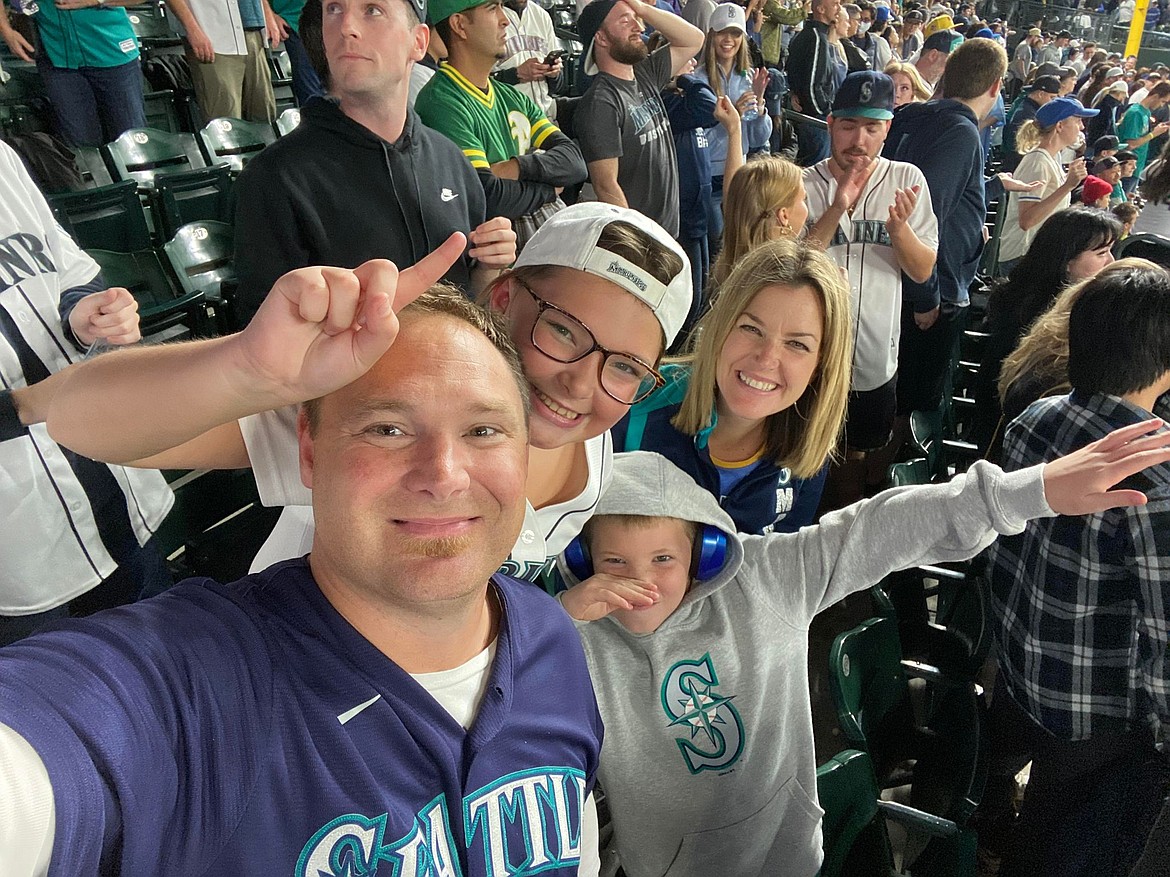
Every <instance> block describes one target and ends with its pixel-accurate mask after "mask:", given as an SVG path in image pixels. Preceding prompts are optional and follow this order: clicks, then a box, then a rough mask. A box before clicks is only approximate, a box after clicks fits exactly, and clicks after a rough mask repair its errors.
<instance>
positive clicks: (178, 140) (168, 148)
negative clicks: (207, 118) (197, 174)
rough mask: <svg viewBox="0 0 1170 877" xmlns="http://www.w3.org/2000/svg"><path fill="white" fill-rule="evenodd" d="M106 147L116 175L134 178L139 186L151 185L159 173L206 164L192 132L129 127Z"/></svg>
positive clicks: (170, 172)
mask: <svg viewBox="0 0 1170 877" xmlns="http://www.w3.org/2000/svg"><path fill="white" fill-rule="evenodd" d="M106 150H107V152H108V153H109V156H110V160H111V162H112V164H113V166H114V170H115V172H116V173H117V175H118V177H119V178H120V179H123V180H134V181H135V182H137V183H138V187H139V188H140V189H148V190H149V189H153V188H154V186H155V182H156V180H157V179H158V177H160V176H162V175H165V174H172V173H179V172H182V171H189V170H194V169H196V168H202V167H206V166H207V162H206V161H205V160H204V158H203V153H202V152H200V151H199V145H198V144H197V143H196V142H195V137H194V136H193V135H191V134H172V133H170V132H168V131H160V130H158V129H157V128H131V129H130V130H128V131H125V132H123V133H122V135H121V136H119V137H118V139H117V140H115V141H113V142H112V143H109V144H107V145H106Z"/></svg>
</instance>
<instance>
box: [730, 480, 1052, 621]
mask: <svg viewBox="0 0 1170 877" xmlns="http://www.w3.org/2000/svg"><path fill="white" fill-rule="evenodd" d="M1042 473H1043V467H1042V466H1032V467H1029V468H1027V469H1021V470H1019V471H1016V472H1011V473H1007V472H1004V471H1003V470H1002V469H1000V468H999V467H998V466H995V465H993V464H991V463H987V462H985V461H979V462H977V463H976V464H975V465H974V466H972V467H971V469H970V470H968V471H967V473H966V474H964V475H959V476H957V477H956V478H954V479H952V480H951V481H949V482H948V483H946V484H932V485H927V486H923V487H905V488H899V489H895V490H887V491H885V492H883V493H881V494H879V495H877V496H875V497H873V498H872V499H868V500H863V501H862V502H858V503H855V504H853V505H851V506H849V507H847V508H844V509H841V510H840V511H837V512H833V513H832V514H829V515H826V516H825V517H824V518H822V519H821V522H820V524H819V525H818V526H815V527H805V528H804V529H802V530H800V531H799V532H797V533H785V534H773V535H769V536H744V537H741V538H742V539H743V545H744V554H745V558H744V566H743V569H742V570H741V571H740V574H739V578H740V579H741V580H742V581H744V582H745V583H749V587H750V586H752V585H754V586H756V587H758V588H759V589H760V600H761V602H762V603H763V604H766V605H771V606H772V607H774V608H775V609H776V610H777V611H778V612H779V613H780V615H781V617H782V618H783V619H784V620H785V621H787V622H788V623H789V624H793V625H797V626H800V627H807V626H808V624H809V622H811V621H812V618H813V616H814V615H816V613H818V612H820V611H821V610H823V609H825V608H827V607H829V606H831V605H832V604H834V603H836V602H837V601H838V600H840V599H841V598H843V597H845V596H848V595H849V594H852V593H854V592H855V591H862V590H864V589H866V588H868V587H870V586H872V585H875V584H877V583H878V582H879V581H881V580H882V579H883V578H884V577H885V576H886V575H888V574H889V573H891V572H893V571H894V570H898V569H906V568H908V567H913V566H918V565H920V564H924V563H938V562H940V561H947V560H965V559H967V558H969V557H973V556H974V555H975V554H977V553H979V552H980V551H982V550H983V549H984V548H986V547H987V546H988V545H990V544H991V543H992V542H993V541H995V538H996V536H997V535H998V534H1000V533H1003V534H1005V535H1010V534H1015V533H1019V532H1021V531H1023V529H1024V526H1025V525H1026V524H1027V522H1028V521H1029V520H1031V519H1032V518H1040V517H1051V516H1053V515H1054V514H1055V513H1054V512H1053V511H1052V509H1051V508H1050V507H1049V505H1048V502H1047V500H1046V499H1045V498H1044V482H1043V477H1042Z"/></svg>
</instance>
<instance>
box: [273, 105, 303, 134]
mask: <svg viewBox="0 0 1170 877" xmlns="http://www.w3.org/2000/svg"><path fill="white" fill-rule="evenodd" d="M273 124H274V126H275V128H276V133H277V136H279V137H283V136H284V135H286V134H291V133H292V132H293V131H295V130H296V128H297V125H299V124H301V110H300V108H299V107H290V108H289V109H287V110H285V111H284V112H283V113H281V114H280V115H279V116H277V117H276V122H274V123H273Z"/></svg>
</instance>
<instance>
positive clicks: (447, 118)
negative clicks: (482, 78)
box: [414, 64, 557, 170]
mask: <svg viewBox="0 0 1170 877" xmlns="http://www.w3.org/2000/svg"><path fill="white" fill-rule="evenodd" d="M414 109H415V112H417V113H418V115H419V118H420V119H422V120H423V124H425V125H427V127H430V128H434V129H435V130H436V131H439V132H441V133H443V134H445V135H446V136H447V137H448V138H450V139H451V140H453V141H454V142H455V144H456V145H457V146H458V147H459V148H460V149H462V150H463V154H464V155H466V156H467V160H468V161H470V162H471V165H472V167H474V168H475V169H476V170H481V169H482V170H487V169H488V168H489V167H491V166H492V165H493V164H495V163H496V162H498V161H507V160H508V159H510V158H515V157H516V156H518V155H527V154H528V153H529V152H531V151H532V150H533V149H539V148H540V147H541V144H543V143H544V141H545V140H547V139H548V138H549V137H550V136H551V135H552V134H553V133H556V132H557V126H556V125H554V124H553V123H552V122H550V121H549V120H548V117H547V116H546V115H545V114H544V111H543V110H541V109H540V107H538V106H537V105H536V104H535V103H534V102H533V101H532V99H531V98H529V97H528V96H527V95H524V94H521V93H520V92H519V91H517V90H516V89H515V88H513V87H512V86H510V85H508V84H507V83H506V82H496V81H495V80H491V79H489V81H488V88H487V91H486V92H485V91H483V90H482V89H480V88H478V87H476V86H475V85H473V84H472V83H471V82H470V81H468V80H467V78H466V77H464V76H463V74H462V73H460V72H459V71H458V70H456V69H455V68H454V67H452V66H451V65H450V64H442V65H440V66H439V72H438V73H436V74H435V75H434V76H432V77H431V81H430V82H428V83H427V84H426V87H425V88H423V90H422V91H420V92H419V94H418V100H417V101H416V102H415V105H414Z"/></svg>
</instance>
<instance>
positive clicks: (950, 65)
mask: <svg viewBox="0 0 1170 877" xmlns="http://www.w3.org/2000/svg"><path fill="white" fill-rule="evenodd" d="M1006 69H1007V54H1006V53H1005V52H1004V50H1003V48H1002V47H1001V46H1000V45H999V43H997V42H995V41H994V40H988V39H981V38H980V39H972V40H967V41H966V42H965V43H963V45H961V46H960V47H959V48H958V49H956V50H955V51H954V52H953V53H952V54H951V56H950V57H949V58H948V60H947V64H946V68H945V71H944V72H943V76H942V80H941V81H940V84H939V89H940V92H941V94H942V97H941V99H938V100H931V101H927V102H926V103H923V104H909V105H907V106H904V107H902V109H900V110H899V111H898V112H897V113H895V114H894V121H893V123H892V125H891V127H890V133H889V136H887V138H886V145H885V149H884V150H883V152H882V154H883V155H884V156H885V157H886V158H889V159H892V160H895V161H906V162H909V163H911V164H913V165H916V166H917V167H918V168H919V169H920V170H921V171H922V173H923V176H925V177H926V183H927V186H928V187H929V189H930V202H931V205H932V207H933V208H934V213H935V217H936V218H937V219H938V261H937V262H936V264H935V272H934V275H933V276H932V277H931V278H930V280H928V281H927V283H926V284H923V286H925V287H931V286H933V287H934V291H933V295H934V299H935V301H938V302H939V306H938V307H937V308H935V309H934V310H933V311H929V312H927V313H924V314H922V313H920V314H915V313H914V312H913V311H912V310H911V309H910V308H903V311H902V340H901V346H900V347H899V352H898V375H899V378H898V413H899V415H905V416H908V415H909V413H910V412H911V411H918V410H934V409H936V408H937V407H938V405H939V403H940V402H941V401H942V392H943V386H944V382H945V379H946V373H947V369H948V367H949V365H950V361H951V353H952V351H953V349H954V346H955V344H956V343H957V341H958V338H959V336H960V334H962V331H963V327H964V326H965V325H966V316H967V306H968V304H969V303H970V298H969V296H968V287H970V285H971V281H972V280H974V278H975V271H976V269H977V268H978V267H979V257H980V255H981V253H982V252H983V224H984V221H985V219H986V216H987V200H986V198H987V196H986V193H985V191H984V178H983V148H982V145H981V143H980V139H979V120H980V119H982V118H983V117H985V116H986V115H987V114H988V113H989V112H991V109H992V107H993V106H994V105H995V99H996V97H997V96H998V94H999V89H1000V86H1001V85H1002V83H1003V74H1004V71H1005V70H1006ZM988 185H989V186H996V187H1006V188H1007V189H1008V190H1009V191H1024V190H1030V189H1032V188H1034V185H1032V184H1028V185H1024V184H1021V183H1017V182H1016V181H1015V180H1014V179H1012V177H1011V175H1010V174H1001V175H1000V176H999V177H998V178H993V179H992V180H991V181H990V182H989V183H988ZM1001 190H1002V189H1001ZM903 283H905V284H907V285H911V286H913V285H914V284H913V281H911V280H910V279H909V278H904V279H903ZM924 292H925V290H924ZM917 298H918V296H909V297H907V298H906V299H905V300H912V299H917Z"/></svg>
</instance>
